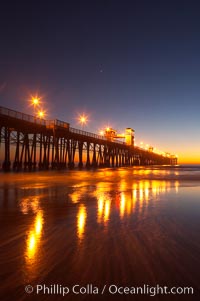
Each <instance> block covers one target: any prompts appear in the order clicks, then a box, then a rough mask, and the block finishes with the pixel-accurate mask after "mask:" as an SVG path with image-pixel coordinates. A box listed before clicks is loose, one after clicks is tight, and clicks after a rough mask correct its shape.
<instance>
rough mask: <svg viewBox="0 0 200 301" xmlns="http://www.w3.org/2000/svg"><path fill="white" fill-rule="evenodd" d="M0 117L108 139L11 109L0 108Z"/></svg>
mask: <svg viewBox="0 0 200 301" xmlns="http://www.w3.org/2000/svg"><path fill="white" fill-rule="evenodd" d="M0 115H4V116H7V117H12V118H16V119H19V120H23V121H27V122H31V123H33V124H38V125H43V126H46V128H48V129H50V128H51V129H52V128H57V129H58V128H59V129H63V130H68V131H69V132H71V133H74V134H78V135H82V136H86V137H89V138H95V139H100V140H105V141H108V139H107V138H106V137H104V136H102V135H98V134H94V133H91V132H87V131H83V130H79V129H75V128H73V127H70V124H69V123H67V122H64V121H61V120H58V119H54V120H45V119H42V118H38V117H36V116H33V115H29V114H25V113H21V112H18V111H15V110H11V109H8V108H4V107H0ZM111 142H115V143H119V144H124V142H122V141H119V140H114V141H111Z"/></svg>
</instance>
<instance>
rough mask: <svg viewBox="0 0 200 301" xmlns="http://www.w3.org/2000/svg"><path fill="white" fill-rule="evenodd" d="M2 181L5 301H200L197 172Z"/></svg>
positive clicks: (56, 174)
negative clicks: (189, 290) (137, 290)
mask: <svg viewBox="0 0 200 301" xmlns="http://www.w3.org/2000/svg"><path fill="white" fill-rule="evenodd" d="M0 178H1V181H0V220H1V227H0V234H1V241H0V247H1V248H0V249H1V251H0V252H1V255H0V274H1V298H0V300H3V301H4V300H5V301H6V300H15V301H18V300H159V301H160V300H199V296H200V294H199V292H200V166H197V165H196V166H192V165H191V166H177V167H169V166H162V167H159V166H157V167H156V166H155V167H145V168H144V167H134V168H116V169H97V170H89V171H87V170H82V171H79V170H73V171H69V170H67V171H48V172H33V173H28V172H27V173H1V174H0ZM164 286H165V287H166V286H167V292H168V294H164V293H162V292H161V290H160V291H158V293H155V294H154V290H153V288H154V287H157V288H158V287H164ZM133 287H134V288H135V287H140V288H141V287H142V288H143V291H142V293H141V291H140V293H139V294H134V293H133ZM173 287H176V288H179V293H176V294H173V293H172V292H171V291H170V292H169V290H170V289H171V288H173ZM182 287H192V288H193V294H191V293H190V294H183V293H180V290H181V288H182ZM45 288H46V289H45ZM64 288H65V293H66V294H65V295H64V296H63V289H64ZM104 288H105V290H104V292H103V289H104ZM124 288H127V289H125V291H124V290H123V289H124ZM32 290H33V291H32ZM68 290H69V291H68ZM145 290H146V291H145ZM150 290H151V293H150Z"/></svg>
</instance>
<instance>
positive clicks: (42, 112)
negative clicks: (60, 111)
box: [37, 110, 46, 118]
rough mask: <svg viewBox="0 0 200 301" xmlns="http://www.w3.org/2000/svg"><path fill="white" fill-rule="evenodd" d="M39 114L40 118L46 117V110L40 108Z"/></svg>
mask: <svg viewBox="0 0 200 301" xmlns="http://www.w3.org/2000/svg"><path fill="white" fill-rule="evenodd" d="M37 116H38V117H39V118H45V116H46V112H45V111H44V110H40V111H38V113H37Z"/></svg>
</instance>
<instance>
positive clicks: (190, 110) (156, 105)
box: [0, 0, 200, 163]
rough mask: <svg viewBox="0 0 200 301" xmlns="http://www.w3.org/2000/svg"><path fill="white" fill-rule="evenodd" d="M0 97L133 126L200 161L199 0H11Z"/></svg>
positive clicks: (53, 112)
mask: <svg viewBox="0 0 200 301" xmlns="http://www.w3.org/2000/svg"><path fill="white" fill-rule="evenodd" d="M0 33H1V34H0V39H1V40H0V105H1V106H5V107H8V108H11V109H14V110H18V111H23V112H26V113H28V114H31V113H33V112H32V108H31V107H30V106H29V105H28V100H29V99H30V95H31V94H32V95H35V94H38V95H39V96H42V97H43V98H42V100H43V103H44V106H45V108H48V117H47V119H53V118H57V119H60V120H63V121H67V122H70V124H71V126H73V127H76V128H80V126H79V125H78V124H77V121H76V117H77V115H78V114H79V113H82V112H85V113H86V114H88V115H89V119H90V122H89V123H88V125H87V127H86V128H85V130H87V131H90V132H98V131H99V130H100V129H101V128H102V127H104V126H106V125H109V126H112V127H113V128H115V129H117V130H118V132H123V131H124V129H125V128H126V127H132V128H134V129H135V137H136V143H137V144H139V143H140V142H141V141H143V142H144V143H148V144H150V145H152V146H154V147H157V148H159V149H161V150H163V151H169V152H171V153H174V154H178V155H179V163H200V126H199V125H200V117H199V115H200V3H198V1H192V0H191V1H183V0H180V1H176V0H173V1H170V0H166V1H161V0H160V1H154V0H151V1H149V0H147V1H142V0H138V1H134V0H132V1H126V0H124V1H118V0H116V1H109V0H107V1H103V0H102V1H49V2H48V1H38V2H37V1H26V2H23V1H4V2H2V3H1V7H0Z"/></svg>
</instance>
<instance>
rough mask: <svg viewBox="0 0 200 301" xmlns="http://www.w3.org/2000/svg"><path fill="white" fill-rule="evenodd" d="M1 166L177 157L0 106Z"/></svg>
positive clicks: (164, 161)
mask: <svg viewBox="0 0 200 301" xmlns="http://www.w3.org/2000/svg"><path fill="white" fill-rule="evenodd" d="M0 131H1V135H0V147H1V148H0V151H1V157H2V160H1V162H2V163H1V169H2V170H4V171H10V170H15V171H19V170H35V169H41V170H48V169H49V168H51V169H65V168H69V169H72V168H74V167H75V166H76V165H77V166H78V167H79V168H82V167H87V168H91V167H93V168H94V167H120V166H134V165H176V164H177V158H176V157H175V156H172V155H170V156H169V155H168V156H167V155H160V154H157V153H154V152H153V150H150V149H149V150H144V149H142V148H140V147H136V146H134V143H133V145H128V144H127V143H125V142H122V141H120V140H117V139H110V138H109V136H108V135H107V136H106V135H102V136H101V135H97V134H94V133H90V132H86V131H83V130H79V129H75V128H72V127H70V124H69V123H67V122H63V121H60V120H58V119H55V120H44V119H41V118H38V117H35V116H32V115H28V114H24V113H22V112H17V111H14V110H11V109H8V108H4V107H0Z"/></svg>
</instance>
